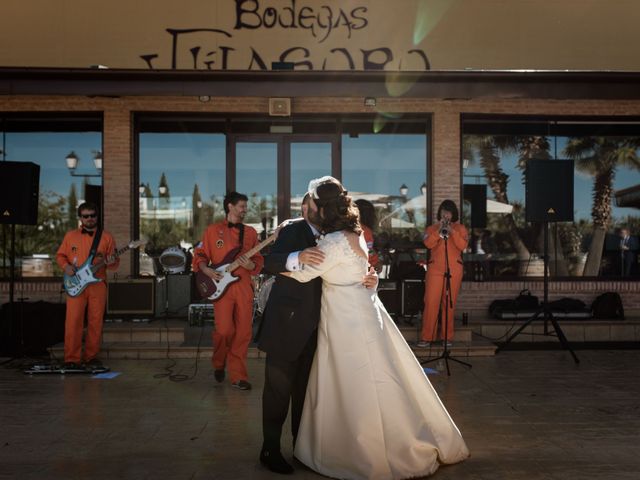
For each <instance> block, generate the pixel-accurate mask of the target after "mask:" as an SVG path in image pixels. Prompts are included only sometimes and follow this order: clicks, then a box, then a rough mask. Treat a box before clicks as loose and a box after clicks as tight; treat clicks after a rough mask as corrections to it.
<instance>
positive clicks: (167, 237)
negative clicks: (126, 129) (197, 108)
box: [138, 133, 226, 275]
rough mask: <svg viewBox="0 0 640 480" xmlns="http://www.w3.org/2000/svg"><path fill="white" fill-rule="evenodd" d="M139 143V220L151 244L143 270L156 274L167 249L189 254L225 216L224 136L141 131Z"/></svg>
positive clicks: (143, 257)
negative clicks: (206, 230)
mask: <svg viewBox="0 0 640 480" xmlns="http://www.w3.org/2000/svg"><path fill="white" fill-rule="evenodd" d="M139 145H140V151H139V158H140V179H139V181H140V183H139V186H138V193H139V220H138V221H139V230H140V237H141V238H143V239H145V240H147V242H148V243H147V244H146V246H145V248H144V250H143V251H142V252H141V253H140V257H139V258H140V268H139V270H140V274H142V275H154V274H156V273H159V272H158V262H157V258H158V257H159V256H160V255H161V254H162V252H163V251H164V250H165V249H167V248H169V247H176V248H181V249H184V250H185V251H189V250H190V249H191V248H192V247H193V245H194V244H195V243H197V242H198V241H199V240H200V238H201V237H202V233H203V232H204V230H205V229H206V227H207V225H209V224H211V223H214V222H216V221H218V220H220V219H222V218H224V211H223V208H222V199H223V198H224V194H225V163H226V160H225V152H226V147H225V136H224V135H222V134H217V133H141V134H140V135H139Z"/></svg>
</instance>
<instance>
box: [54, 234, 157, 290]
mask: <svg viewBox="0 0 640 480" xmlns="http://www.w3.org/2000/svg"><path fill="white" fill-rule="evenodd" d="M145 243H147V242H145V241H144V240H134V241H132V242H131V243H129V245H127V246H126V247H122V248H121V249H119V250H117V251H116V252H115V253H114V254H113V256H114V258H118V257H119V256H120V255H122V254H123V253H124V252H126V251H127V250H132V249H134V248H138V247H140V246H141V245H144V244H145ZM93 258H94V255H90V256H89V258H87V260H86V261H85V262H84V263H83V264H82V265H80V267H79V268H78V269H77V270H76V273H74V274H73V275H67V274H66V273H65V274H64V280H63V284H64V289H65V291H66V292H67V295H69V296H70V297H77V296H78V295H80V294H81V293H82V291H83V290H84V289H85V288H87V286H88V285H91V284H92V283H97V282H101V281H102V279H100V278H96V277H95V276H94V274H95V273H96V272H97V271H98V270H100V269H101V268H102V267H103V266H104V265H105V260H104V259H102V260H100V261H99V262H98V263H96V264H95V265H92V262H93Z"/></svg>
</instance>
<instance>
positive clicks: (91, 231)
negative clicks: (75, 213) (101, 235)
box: [82, 228, 95, 237]
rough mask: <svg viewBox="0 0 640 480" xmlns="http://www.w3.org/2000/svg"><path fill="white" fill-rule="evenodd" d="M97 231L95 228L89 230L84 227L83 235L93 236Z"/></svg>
mask: <svg viewBox="0 0 640 480" xmlns="http://www.w3.org/2000/svg"><path fill="white" fill-rule="evenodd" d="M94 233H95V232H94V231H93V230H87V229H86V228H83V229H82V235H89V236H90V237H93V234H94Z"/></svg>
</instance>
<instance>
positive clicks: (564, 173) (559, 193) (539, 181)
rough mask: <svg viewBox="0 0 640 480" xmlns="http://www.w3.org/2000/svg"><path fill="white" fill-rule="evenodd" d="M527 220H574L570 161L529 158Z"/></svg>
mask: <svg viewBox="0 0 640 480" xmlns="http://www.w3.org/2000/svg"><path fill="white" fill-rule="evenodd" d="M525 202H526V207H525V219H526V220H527V222H573V160H529V161H527V168H526V171H525Z"/></svg>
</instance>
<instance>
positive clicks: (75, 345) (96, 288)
mask: <svg viewBox="0 0 640 480" xmlns="http://www.w3.org/2000/svg"><path fill="white" fill-rule="evenodd" d="M78 217H79V218H80V223H81V225H80V228H78V229H76V230H71V231H70V232H67V234H66V235H65V236H64V239H63V240H62V244H61V245H60V248H58V252H57V253H56V262H57V263H58V265H59V266H60V268H61V269H62V270H63V271H64V272H65V273H66V274H67V275H73V274H74V273H75V272H76V270H77V269H78V268H80V267H81V266H82V264H83V263H84V262H85V261H86V260H87V259H88V258H89V252H90V251H91V246H92V244H93V240H94V235H95V234H96V231H97V230H98V209H97V207H96V205H95V204H93V203H90V202H86V203H83V204H82V205H80V206H79V207H78ZM115 250H116V242H115V241H114V239H113V236H112V235H111V234H110V233H109V232H107V231H104V230H103V231H102V236H101V237H100V243H99V244H98V248H97V250H96V255H95V257H94V259H93V264H95V263H98V262H99V261H101V260H104V261H105V264H106V268H105V267H102V268H100V269H99V270H98V271H97V272H95V274H94V276H95V277H96V278H100V279H102V280H103V281H102V282H97V283H92V284H90V285H88V286H87V287H86V288H85V289H84V290H83V291H82V292H81V293H80V294H79V295H77V296H75V297H71V296H69V295H67V314H66V318H65V324H64V362H65V365H64V367H65V368H67V369H70V368H78V367H79V366H80V365H79V364H80V363H81V361H82V359H83V356H82V330H83V327H84V312H85V309H86V310H87V313H88V314H87V336H86V340H85V346H84V362H85V363H86V365H88V366H89V367H100V366H102V363H101V362H100V360H99V359H98V358H97V356H98V354H99V353H100V343H101V341H102V323H103V320H104V311H105V305H106V302H107V284H106V278H107V275H106V270H107V269H109V270H115V269H117V268H118V265H119V264H120V260H119V259H117V258H114V256H113V254H114V252H115Z"/></svg>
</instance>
